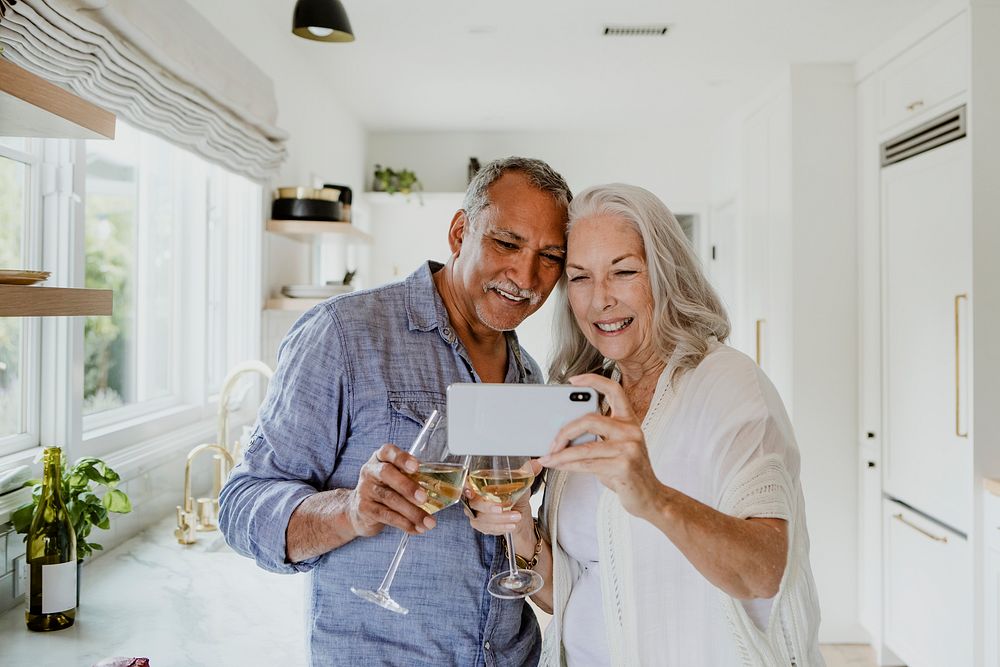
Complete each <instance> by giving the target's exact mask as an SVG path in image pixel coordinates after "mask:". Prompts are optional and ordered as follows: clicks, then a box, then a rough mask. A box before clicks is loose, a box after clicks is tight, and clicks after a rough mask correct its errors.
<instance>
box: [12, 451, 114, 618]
mask: <svg viewBox="0 0 1000 667" xmlns="http://www.w3.org/2000/svg"><path fill="white" fill-rule="evenodd" d="M63 460H64V461H65V459H63ZM120 481H121V477H119V475H118V473H116V472H115V471H114V470H112V469H111V468H110V467H109V466H108V464H107V463H105V462H104V461H102V460H101V459H98V458H94V457H92V456H85V457H83V458H81V459H80V460H78V461H77V462H76V463H75V464H73V465H72V466H67V465H65V464H64V465H63V471H62V489H61V492H62V498H63V502H64V503H66V509H67V510H68V511H69V516H70V521H71V522H72V523H73V530H74V531H75V532H76V562H77V567H78V568H79V566H80V565H81V564H83V559H84V558H86V557H87V556H89V555H90V554H92V553H93V552H94V550H102V549H103V548H104V547H102V546H101V545H100V544H98V543H97V542H89V541H87V539H88V538H89V537H90V531H91V530H93V528H94V527H95V526H96V527H98V528H103V529H104V530H107V529H108V528H110V527H111V522H110V520H109V516H108V515H109V512H114V513H115V514H127V513H129V512H131V511H132V502H131V501H130V500H129V498H128V495H126V494H125V492H124V491H122V490H121V489H118V488H115V487H117V486H118V483H119V482H120ZM28 486H31V487H34V488H33V489H32V493H31V500H30V501H29V502H27V503H25V504H24V505H21V506H20V507H18V508H17V509H16V510H14V512H13V513H12V514H11V515H10V520H11V522H12V523H13V524H14V530H15V531H16V532H18V533H22V534H23V535H24V536H25V539H27V534H28V529H29V528H30V527H31V519H32V516H34V513H35V508H36V507H37V506H38V501H39V500H40V499H41V495H42V480H40V479H29V480H28V481H26V482H25V483H24V487H28ZM24 487H22V488H24ZM101 489H103V490H104V495H103V496H98V495H97V493H96V491H99V490H101ZM79 582H80V578H79V576H77V605H79V604H80V589H79Z"/></svg>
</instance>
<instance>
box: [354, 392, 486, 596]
mask: <svg viewBox="0 0 1000 667" xmlns="http://www.w3.org/2000/svg"><path fill="white" fill-rule="evenodd" d="M409 453H410V454H411V455H412V456H415V457H416V458H418V459H420V467H419V468H418V469H417V472H414V473H410V472H407V473H406V476H407V477H409V478H410V479H412V480H413V481H414V482H416V483H417V484H419V485H420V486H421V487H423V489H424V491H426V492H427V502H425V503H424V504H423V505H421V506H420V508H421V509H422V510H424V511H425V512H427V513H428V514H434V513H435V512H438V511H440V510H443V509H444V508H445V507H448V506H450V505H453V504H455V503H456V502H458V500H459V498H461V497H462V489H463V488H464V487H465V475H466V473H468V471H469V466H468V458H469V457H467V456H453V455H452V454H450V453H449V452H448V437H447V427H446V422H444V421H442V418H441V413H439V412H438V411H437V410H434V411H433V412H432V413H431V415H430V417H428V418H427V421H425V422H424V425H423V427H422V428H421V429H420V433H419V434H417V437H416V439H415V440H414V441H413V444H412V445H410V449H409ZM409 539H410V534H409V533H403V537H402V538H401V539H400V540H399V546H398V547H396V555H395V556H393V557H392V563H390V564H389V569H388V570H387V571H386V573H385V577H383V579H382V583H381V584H379V587H378V590H376V591H369V590H364V589H360V588H355V587H353V586H352V587H351V592H352V593H354V594H355V595H357V596H358V597H360V598H362V599H364V600H367V601H369V602H374V603H375V604H377V605H379V606H380V607H383V608H385V609H388V610H389V611H394V612H396V613H397V614H406V613H408V612H409V609H407V608H406V607H403V606H402V605H400V604H399V603H398V602H396V601H395V600H393V599H392V597H390V596H389V587H390V586H391V585H392V580H393V579H394V578H395V577H396V570H398V569H399V563H400V561H401V560H402V559H403V552H404V551H406V543H407V542H408V541H409Z"/></svg>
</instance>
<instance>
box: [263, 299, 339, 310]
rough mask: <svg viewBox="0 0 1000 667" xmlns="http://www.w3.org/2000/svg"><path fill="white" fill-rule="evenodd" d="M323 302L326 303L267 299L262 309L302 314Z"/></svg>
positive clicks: (310, 300)
mask: <svg viewBox="0 0 1000 667" xmlns="http://www.w3.org/2000/svg"><path fill="white" fill-rule="evenodd" d="M323 301H326V299H289V298H288V297H279V298H276V299H268V300H267V305H265V306H264V309H265V310H286V311H292V312H300V313H304V312H305V311H307V310H309V309H310V308H312V307H313V306H315V305H316V304H318V303H322V302H323Z"/></svg>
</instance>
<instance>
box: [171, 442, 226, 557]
mask: <svg viewBox="0 0 1000 667" xmlns="http://www.w3.org/2000/svg"><path fill="white" fill-rule="evenodd" d="M212 449H214V450H216V451H217V452H218V454H216V455H215V456H213V457H212V458H213V459H215V473H216V477H219V476H220V475H221V471H222V469H223V465H222V460H223V458H225V460H226V461H227V462H228V463H229V465H233V455H232V454H230V453H229V452H227V451H226V450H225V448H224V447H220V446H219V445H216V444H214V443H208V444H204V445H198V446H197V447H195V448H194V449H192V450H191V451H190V452H188V455H187V462H186V463H185V464H184V507H183V508H182V507H181V506H180V505H178V506H177V530H175V531H174V536H175V537H176V538H177V541H178V542H179V543H180V544H194V543H195V542H196V541H197V538H196V537H195V531H196V530H215V529H216V528H218V523H217V521H218V516H219V495H218V493H216V494H214V495H212V496H210V497H207V498H199V499H198V512H197V514H195V511H194V498H192V497H191V462H192V461H194V460H195V458H196V457H197V456H198V455H199V454H201V453H202V452H207V451H209V450H212Z"/></svg>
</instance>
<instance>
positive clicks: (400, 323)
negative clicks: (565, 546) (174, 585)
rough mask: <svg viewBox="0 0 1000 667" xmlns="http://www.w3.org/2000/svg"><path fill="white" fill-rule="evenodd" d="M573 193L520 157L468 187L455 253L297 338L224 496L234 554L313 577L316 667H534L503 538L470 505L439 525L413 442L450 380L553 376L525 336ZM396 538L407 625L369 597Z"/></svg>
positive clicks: (345, 305)
mask: <svg viewBox="0 0 1000 667" xmlns="http://www.w3.org/2000/svg"><path fill="white" fill-rule="evenodd" d="M571 198H572V194H571V193H570V191H569V188H568V187H567V185H566V182H565V181H564V180H563V178H562V177H561V176H559V174H557V173H556V172H555V171H553V170H552V169H551V168H550V167H549V166H548V165H546V164H545V163H544V162H541V161H538V160H532V159H526V158H516V157H512V158H507V159H504V160H498V161H496V162H493V163H491V164H488V165H486V166H485V167H484V168H483V169H482V170H481V171H480V172H479V173H478V174H477V175H476V177H475V178H474V179H473V181H472V183H471V184H470V185H469V189H468V192H467V193H466V196H465V201H464V204H463V209H462V210H460V211H458V212H457V213H456V214H455V216H454V218H453V219H452V221H451V227H450V229H449V232H448V241H449V245H450V247H451V251H452V255H451V257H450V258H449V259H448V261H447V263H446V264H445V265H443V266H442V265H440V264H437V263H434V262H427V263H426V264H424V265H423V266H421V267H420V268H419V269H418V270H417V271H415V272H414V273H413V274H412V275H410V276H409V277H408V278H406V279H405V280H404V281H402V282H399V283H393V284H390V285H386V286H384V287H379V288H375V289H372V290H368V291H364V292H359V293H355V294H350V295H344V296H339V297H336V298H333V299H330V300H328V301H325V302H324V303H322V304H320V305H318V306H316V307H315V308H313V309H312V310H311V311H309V312H308V313H306V314H305V315H304V316H303V317H302V318H301V319H300V320H299V321H298V322H296V324H295V325H294V326H293V327H292V330H291V331H290V332H289V334H288V336H287V337H286V338H285V340H284V342H283V343H282V345H281V349H280V351H279V362H278V369H277V372H276V374H275V376H274V379H273V380H272V381H271V383H270V389H269V391H268V396H267V399H266V401H265V403H264V405H263V407H262V408H261V412H260V416H259V421H258V424H257V428H256V430H255V432H254V436H253V438H252V440H251V442H250V445H249V446H248V448H247V451H246V455H245V459H244V460H243V462H242V463H241V464H240V465H239V466H238V467H237V468H236V469H235V470H234V471H233V474H232V476H231V477H230V479H229V481H228V483H227V484H226V486H225V487H224V488H223V490H222V495H221V504H222V506H221V511H220V526H221V528H222V530H223V532H224V533H225V536H226V539H227V541H228V542H229V544H230V545H231V546H232V547H233V548H234V549H236V550H237V551H239V552H240V553H242V554H244V555H246V556H249V557H251V558H254V559H255V560H256V561H257V563H258V564H259V565H260V566H261V567H263V568H265V569H267V570H272V571H275V572H289V573H291V572H305V571H311V572H312V575H313V578H312V594H311V617H310V620H309V625H310V647H311V660H312V664H314V665H366V666H370V667H373V666H375V665H407V666H413V667H417V666H421V665H427V666H431V665H433V666H434V667H439V666H441V665H455V666H461V667H466V666H470V665H488V666H493V665H502V666H506V665H510V666H512V667H513V666H517V667H520V666H521V665H527V664H535V663H536V662H537V660H538V656H539V650H540V637H539V631H538V625H537V623H536V621H535V618H534V615H533V613H532V611H531V610H530V608H528V607H527V606H526V605H525V604H524V602H523V601H522V600H499V599H496V598H494V597H492V596H490V595H489V593H487V591H486V582H487V581H488V580H489V578H490V576H491V575H492V574H494V573H496V572H498V571H500V570H501V568H504V567H505V554H504V550H503V548H502V546H501V545H500V543H498V541H497V539H496V538H494V537H489V536H486V535H482V534H479V533H477V532H475V531H474V530H472V528H471V527H470V526H469V522H468V521H467V520H466V519H465V517H464V516H463V515H462V510H461V508H460V507H458V506H453V507H451V508H448V509H446V510H443V511H441V512H439V513H438V514H436V515H435V516H434V517H431V516H429V515H428V514H427V513H426V512H424V511H423V510H422V509H420V505H421V504H422V503H423V502H424V501H425V500H426V494H425V492H424V491H423V490H422V489H421V488H420V487H419V485H417V484H416V483H415V482H413V481H412V480H410V479H409V478H408V477H407V476H406V475H405V474H404V473H405V472H406V471H409V470H415V469H416V462H415V460H414V459H413V457H411V456H409V455H408V454H407V453H406V452H405V451H403V450H400V449H399V448H397V447H396V446H395V445H394V444H385V443H396V444H400V445H402V446H403V447H404V448H405V447H406V446H407V444H408V443H409V442H410V441H412V440H413V438H414V437H415V436H416V434H417V432H418V430H419V428H420V424H421V423H422V421H423V420H424V418H425V417H426V416H427V415H428V414H429V413H430V412H431V411H432V410H434V409H438V410H441V411H442V412H443V411H444V408H445V391H446V389H447V387H448V385H449V384H451V383H453V382H529V383H530V382H541V381H542V375H541V372H540V370H539V368H538V365H537V364H536V363H535V362H534V360H532V359H531V357H529V356H528V355H527V354H525V353H524V352H523V351H521V349H520V347H519V346H518V343H517V338H516V336H515V335H514V333H513V329H514V328H515V327H516V326H517V325H518V324H520V323H521V322H522V321H523V320H524V319H525V318H526V317H527V316H528V315H530V314H531V313H533V312H535V311H536V310H537V309H538V308H539V307H540V306H541V305H542V303H543V302H544V301H545V299H546V297H548V295H549V293H550V292H551V290H552V288H553V287H554V286H555V284H556V282H557V281H558V280H559V278H560V276H561V275H562V271H563V259H564V256H565V238H566V221H567V208H568V205H569V202H570V199H571ZM387 526H391V527H394V528H399V529H401V530H404V531H406V532H408V533H410V534H411V535H422V534H425V533H428V531H431V530H432V529H433V532H432V533H430V534H428V535H426V536H425V537H421V538H419V539H413V540H410V543H409V547H408V550H407V554H406V558H405V560H403V562H402V566H401V567H400V570H399V573H398V576H397V577H396V579H395V583H394V584H393V590H392V593H393V596H394V597H395V598H396V599H398V600H401V601H405V603H406V604H407V606H409V607H410V609H411V613H410V614H409V615H408V616H405V617H400V616H395V615H394V614H392V613H391V612H388V611H384V610H382V609H379V608H378V607H375V606H373V605H370V604H368V603H366V602H364V601H362V600H361V599H360V598H358V597H355V596H354V595H352V594H351V592H350V588H351V587H352V586H359V587H361V588H371V587H374V585H375V584H377V578H378V577H380V576H381V574H382V571H383V570H382V568H384V567H385V566H386V565H387V564H388V563H389V562H390V560H391V558H392V555H393V552H394V550H395V547H396V543H397V541H398V539H399V533H398V532H397V531H392V530H389V531H387V530H384V529H385V528H386V527H387Z"/></svg>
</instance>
